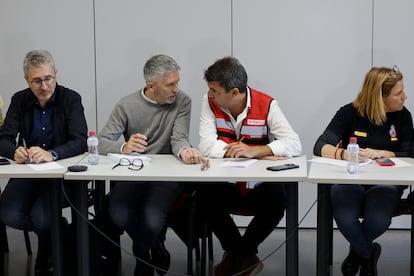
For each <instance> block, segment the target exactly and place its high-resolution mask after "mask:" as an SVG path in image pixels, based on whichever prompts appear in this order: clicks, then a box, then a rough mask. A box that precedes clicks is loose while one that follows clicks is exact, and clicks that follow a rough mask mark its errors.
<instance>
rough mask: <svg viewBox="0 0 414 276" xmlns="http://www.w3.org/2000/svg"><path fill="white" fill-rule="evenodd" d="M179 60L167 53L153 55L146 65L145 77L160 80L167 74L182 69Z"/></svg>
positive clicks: (147, 79) (150, 79) (146, 79)
mask: <svg viewBox="0 0 414 276" xmlns="http://www.w3.org/2000/svg"><path fill="white" fill-rule="evenodd" d="M180 69H181V68H180V66H179V65H178V64H177V62H176V61H175V60H174V59H172V58H171V57H169V56H167V55H156V56H153V57H151V58H150V59H149V60H147V62H146V63H145V65H144V79H145V81H146V82H148V81H159V80H160V79H161V78H163V77H164V76H165V75H166V74H168V73H171V72H174V71H178V70H180Z"/></svg>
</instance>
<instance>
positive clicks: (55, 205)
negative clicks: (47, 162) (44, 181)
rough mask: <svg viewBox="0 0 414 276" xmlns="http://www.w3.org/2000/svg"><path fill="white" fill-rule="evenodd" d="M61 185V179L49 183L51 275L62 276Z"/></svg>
mask: <svg viewBox="0 0 414 276" xmlns="http://www.w3.org/2000/svg"><path fill="white" fill-rule="evenodd" d="M62 185H63V179H57V180H56V181H51V183H50V198H51V205H52V206H51V207H52V208H50V215H51V221H52V226H51V229H50V231H51V237H52V259H53V275H54V276H61V275H63V252H62V251H63V246H62V231H61V230H62V227H61V223H60V218H61V217H62V206H61V202H62Z"/></svg>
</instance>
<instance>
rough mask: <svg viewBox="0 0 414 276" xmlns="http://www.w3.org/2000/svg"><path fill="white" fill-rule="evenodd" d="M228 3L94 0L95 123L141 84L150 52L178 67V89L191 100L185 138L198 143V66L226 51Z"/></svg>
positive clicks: (200, 85) (216, 0) (214, 0)
mask: <svg viewBox="0 0 414 276" xmlns="http://www.w3.org/2000/svg"><path fill="white" fill-rule="evenodd" d="M230 7H231V6H230V2H229V1H222V0H211V1H206V2H202V1H192V0H178V1H160V0H154V1H135V0H128V1H122V2H114V1H109V0H103V1H97V4H96V15H97V16H96V29H97V40H96V41H97V64H98V69H97V81H98V95H99V97H98V124H99V128H100V129H102V127H103V126H104V124H105V122H106V121H107V119H108V116H109V114H110V112H111V111H112V108H113V106H114V104H115V102H116V101H117V100H119V99H120V98H121V97H122V96H125V95H128V94H130V93H132V92H134V91H136V90H137V89H140V88H142V87H143V86H144V85H145V82H144V78H143V74H142V68H143V66H144V63H145V61H146V60H147V59H148V58H150V57H151V56H153V55H155V54H161V53H162V54H167V55H170V56H171V57H173V58H174V59H175V60H176V61H177V62H178V63H179V64H180V66H181V69H182V70H181V81H180V88H181V89H182V90H183V91H185V92H186V93H187V94H189V95H190V96H191V98H192V100H193V103H192V120H191V135H190V139H191V142H192V144H193V145H194V146H196V147H198V141H199V137H198V126H199V118H200V104H201V98H202V96H203V94H205V93H206V92H207V85H206V84H205V81H204V80H203V72H204V69H205V68H206V67H207V66H208V65H209V64H210V63H212V62H213V61H214V60H215V59H216V58H217V57H220V56H223V55H229V54H230V37H231V36H230V16H229V15H230V13H231V12H230Z"/></svg>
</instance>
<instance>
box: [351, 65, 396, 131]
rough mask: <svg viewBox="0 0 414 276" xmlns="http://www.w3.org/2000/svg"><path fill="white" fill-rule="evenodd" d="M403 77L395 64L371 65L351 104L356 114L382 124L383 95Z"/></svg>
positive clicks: (376, 123) (384, 114) (383, 114)
mask: <svg viewBox="0 0 414 276" xmlns="http://www.w3.org/2000/svg"><path fill="white" fill-rule="evenodd" d="M402 79H403V75H402V74H401V72H400V71H399V70H398V68H397V67H396V66H394V68H387V67H373V68H372V69H371V70H369V72H368V73H367V75H366V76H365V80H364V83H363V85H362V88H361V91H360V92H359V93H358V95H357V97H356V98H355V100H354V102H353V105H354V107H355V108H356V110H357V112H358V115H359V116H361V117H362V118H368V120H369V121H370V122H371V123H373V124H375V125H378V126H379V125H382V124H383V123H384V122H385V121H386V120H387V114H386V111H385V104H384V100H383V97H386V96H388V95H389V94H390V92H391V89H392V88H393V87H394V86H395V84H396V83H397V82H398V81H400V80H402Z"/></svg>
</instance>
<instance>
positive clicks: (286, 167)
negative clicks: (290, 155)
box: [266, 163, 299, 171]
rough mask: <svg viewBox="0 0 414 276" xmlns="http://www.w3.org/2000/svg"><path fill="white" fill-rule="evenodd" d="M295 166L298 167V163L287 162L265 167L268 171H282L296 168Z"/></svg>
mask: <svg viewBox="0 0 414 276" xmlns="http://www.w3.org/2000/svg"><path fill="white" fill-rule="evenodd" d="M297 168H299V165H296V164H293V163H288V164H283V165H277V166H270V167H267V168H266V169H267V170H269V171H283V170H290V169H297Z"/></svg>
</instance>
